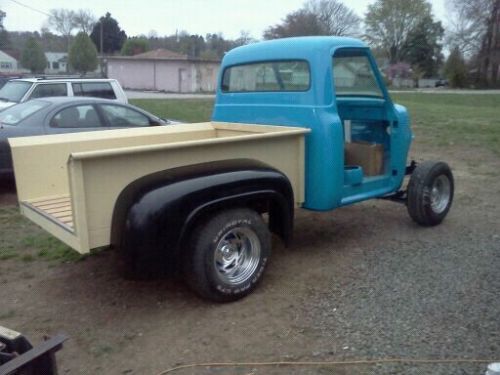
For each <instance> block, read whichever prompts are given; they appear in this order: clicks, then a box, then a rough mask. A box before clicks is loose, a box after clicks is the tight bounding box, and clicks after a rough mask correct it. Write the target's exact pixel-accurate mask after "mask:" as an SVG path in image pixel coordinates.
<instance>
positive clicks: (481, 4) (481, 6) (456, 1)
mask: <svg viewBox="0 0 500 375" xmlns="http://www.w3.org/2000/svg"><path fill="white" fill-rule="evenodd" d="M491 4H492V1H491V0H448V2H447V4H446V6H447V8H448V14H449V18H448V23H449V27H448V32H447V36H446V41H447V44H448V45H450V46H451V47H453V48H454V47H458V48H459V50H460V52H462V54H463V55H464V56H465V57H466V58H471V57H472V56H474V55H477V54H478V53H479V50H480V49H481V43H482V40H483V37H484V35H485V34H486V29H487V21H488V17H489V15H490V14H491V11H492V7H491Z"/></svg>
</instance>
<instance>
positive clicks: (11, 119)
mask: <svg viewBox="0 0 500 375" xmlns="http://www.w3.org/2000/svg"><path fill="white" fill-rule="evenodd" d="M49 104H50V103H49V102H46V101H43V100H30V101H29V102H26V103H21V104H16V105H14V106H12V107H10V108H7V109H4V110H3V111H2V112H0V123H1V124H2V125H17V124H18V123H19V122H21V121H22V120H24V119H25V118H27V117H29V116H31V115H32V114H33V113H35V112H37V111H39V110H40V109H42V108H44V107H47V106H48V105H49Z"/></svg>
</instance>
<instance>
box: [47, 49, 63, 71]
mask: <svg viewBox="0 0 500 375" xmlns="http://www.w3.org/2000/svg"><path fill="white" fill-rule="evenodd" d="M45 58H46V59H47V68H46V69H45V74H58V73H66V72H67V67H68V54H67V53H66V52H45Z"/></svg>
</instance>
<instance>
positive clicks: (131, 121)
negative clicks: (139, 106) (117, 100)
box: [100, 104, 150, 127]
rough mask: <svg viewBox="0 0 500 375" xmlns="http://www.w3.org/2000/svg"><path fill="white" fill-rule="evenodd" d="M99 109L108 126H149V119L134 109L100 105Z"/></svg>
mask: <svg viewBox="0 0 500 375" xmlns="http://www.w3.org/2000/svg"><path fill="white" fill-rule="evenodd" d="M100 107H101V109H102V113H103V114H104V117H106V120H107V121H108V124H109V126H117V127H132V126H149V125H150V122H149V118H148V117H147V116H145V115H143V114H142V113H140V112H138V111H136V110H134V109H131V108H127V107H122V106H120V105H113V104H101V105H100Z"/></svg>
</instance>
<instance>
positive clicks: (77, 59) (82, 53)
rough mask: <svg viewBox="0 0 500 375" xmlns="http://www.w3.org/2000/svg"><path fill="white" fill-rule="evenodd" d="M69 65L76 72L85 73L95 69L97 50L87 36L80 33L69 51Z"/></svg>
mask: <svg viewBox="0 0 500 375" xmlns="http://www.w3.org/2000/svg"><path fill="white" fill-rule="evenodd" d="M68 58H69V63H70V65H71V67H72V68H73V69H75V70H76V71H77V72H81V73H84V74H85V73H87V72H91V71H93V70H96V68H97V49H96V48H95V45H94V43H92V40H90V38H89V36H88V35H87V34H86V33H85V32H83V31H80V32H79V33H78V34H76V37H75V40H74V41H73V43H72V44H71V47H70V49H69V55H68Z"/></svg>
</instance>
